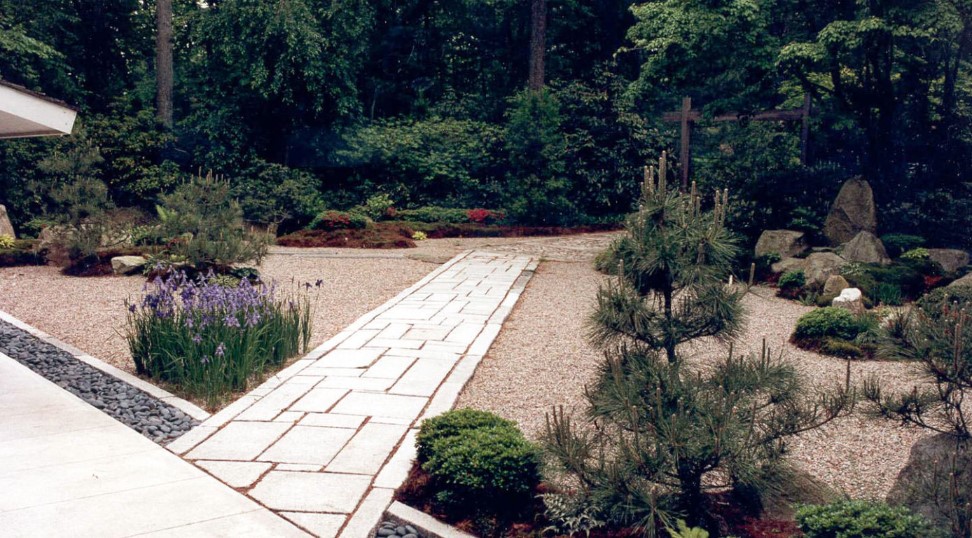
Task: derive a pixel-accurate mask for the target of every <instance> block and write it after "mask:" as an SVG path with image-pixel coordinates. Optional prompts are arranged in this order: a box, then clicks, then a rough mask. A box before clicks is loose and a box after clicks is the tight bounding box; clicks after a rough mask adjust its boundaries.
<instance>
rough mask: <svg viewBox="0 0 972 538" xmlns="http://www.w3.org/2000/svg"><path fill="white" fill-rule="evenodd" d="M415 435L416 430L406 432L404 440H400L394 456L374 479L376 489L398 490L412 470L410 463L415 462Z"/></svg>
mask: <svg viewBox="0 0 972 538" xmlns="http://www.w3.org/2000/svg"><path fill="white" fill-rule="evenodd" d="M416 434H418V430H417V429H411V430H408V433H407V434H405V439H404V440H402V442H401V444H400V445H399V446H398V449H397V450H396V451H395V454H394V455H392V457H391V459H390V460H388V463H386V464H385V465H384V467H382V468H381V471H380V472H379V473H378V476H376V477H375V484H374V485H375V487H376V488H390V489H398V487H399V486H401V485H402V484H403V483H404V482H405V479H406V478H407V477H408V473H409V471H411V470H412V462H414V461H415V456H416V450H415V436H416Z"/></svg>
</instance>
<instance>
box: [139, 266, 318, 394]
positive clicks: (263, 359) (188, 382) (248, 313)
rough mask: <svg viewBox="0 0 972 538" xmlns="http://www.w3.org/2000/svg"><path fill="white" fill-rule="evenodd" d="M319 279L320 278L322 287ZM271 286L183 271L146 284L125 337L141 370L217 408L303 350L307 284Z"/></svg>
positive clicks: (307, 335)
mask: <svg viewBox="0 0 972 538" xmlns="http://www.w3.org/2000/svg"><path fill="white" fill-rule="evenodd" d="M320 285H321V281H318V282H317V287H318V288H319V287H320ZM304 286H305V290H304V291H303V292H302V291H300V289H299V287H298V288H297V289H295V290H293V291H291V292H289V293H281V292H280V291H279V290H278V289H277V287H276V285H275V284H266V283H263V282H257V283H256V284H254V283H251V282H250V281H249V280H247V279H242V280H240V281H239V282H236V281H235V279H231V280H230V281H227V279H226V278H225V277H214V276H213V275H209V276H207V277H201V278H198V279H195V280H193V279H190V278H188V277H187V276H186V275H185V274H184V273H175V274H172V275H169V276H168V277H167V278H164V279H163V278H156V279H155V280H154V281H152V282H150V283H148V284H146V287H145V290H144V292H145V294H144V296H143V297H142V300H141V302H140V303H128V305H127V306H128V325H127V333H126V338H127V340H128V347H129V349H130V351H131V353H132V359H133V360H134V361H135V368H136V371H137V372H138V373H139V374H144V375H147V376H149V377H151V378H154V379H159V380H163V381H166V382H170V383H173V384H175V385H178V386H179V387H181V388H182V389H183V390H184V391H185V392H186V393H187V394H188V395H189V396H192V397H196V398H199V399H202V400H205V402H206V403H207V405H209V406H216V405H218V404H219V402H220V401H221V400H222V399H224V398H225V396H226V395H228V394H229V393H231V392H234V391H241V390H245V389H247V388H248V385H249V382H250V380H252V379H254V377H256V376H259V374H261V373H263V372H264V371H266V370H268V369H273V368H275V367H279V366H280V365H282V364H283V363H284V362H285V361H286V360H287V359H288V358H290V357H293V356H295V355H297V354H299V353H304V352H306V351H307V346H308V343H309V341H310V334H311V301H310V299H309V297H308V294H307V293H306V292H307V291H308V290H309V288H310V287H311V286H310V285H309V284H305V285H304Z"/></svg>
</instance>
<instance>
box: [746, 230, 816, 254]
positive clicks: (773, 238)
mask: <svg viewBox="0 0 972 538" xmlns="http://www.w3.org/2000/svg"><path fill="white" fill-rule="evenodd" d="M804 235H805V234H804V233H803V232H796V231H793V230H766V231H764V232H763V233H762V234H760V236H759V241H756V257H759V256H765V255H767V254H772V253H776V254H779V255H780V258H792V257H794V256H796V255H798V254H802V253H804V252H806V250H807V243H806V240H805V239H804Z"/></svg>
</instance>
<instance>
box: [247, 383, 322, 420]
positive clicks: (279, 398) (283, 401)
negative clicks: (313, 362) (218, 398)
mask: <svg viewBox="0 0 972 538" xmlns="http://www.w3.org/2000/svg"><path fill="white" fill-rule="evenodd" d="M291 381H292V380H288V382H286V383H284V384H283V385H280V386H279V387H277V388H276V389H275V390H274V391H273V392H271V393H270V394H267V395H266V396H264V397H263V398H260V400H259V401H258V402H256V403H255V404H253V405H251V406H250V407H249V408H247V410H246V411H243V412H242V413H240V414H239V415H238V416H237V417H236V419H235V420H273V419H274V418H275V417H276V416H277V415H279V414H280V412H281V411H283V410H284V409H287V407H289V406H290V404H292V403H294V402H295V401H297V400H298V399H299V398H300V397H301V396H303V395H304V394H306V393H307V391H309V390H310V389H311V386H312V385H310V384H307V383H301V382H296V383H292V382H291Z"/></svg>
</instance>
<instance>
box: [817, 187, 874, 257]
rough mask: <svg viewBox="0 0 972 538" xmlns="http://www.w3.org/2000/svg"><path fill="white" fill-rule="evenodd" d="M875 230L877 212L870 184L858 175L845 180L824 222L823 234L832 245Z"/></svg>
mask: <svg viewBox="0 0 972 538" xmlns="http://www.w3.org/2000/svg"><path fill="white" fill-rule="evenodd" d="M876 231H877V212H876V209H875V207H874V192H873V191H872V190H871V185H870V184H869V183H868V182H867V181H864V179H862V178H859V177H856V178H853V179H849V180H847V181H846V182H845V183H844V185H843V186H842V187H841V188H840V193H839V194H838V195H837V199H836V200H834V205H833V206H832V207H831V208H830V213H829V214H828V215H827V220H826V221H825V222H824V235H826V236H827V239H828V240H830V243H831V244H832V245H840V244H842V243H846V242H848V241H850V240H851V239H853V238H854V236H855V235H857V234H858V233H860V232H870V233H872V234H873V233H874V232H876Z"/></svg>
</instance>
